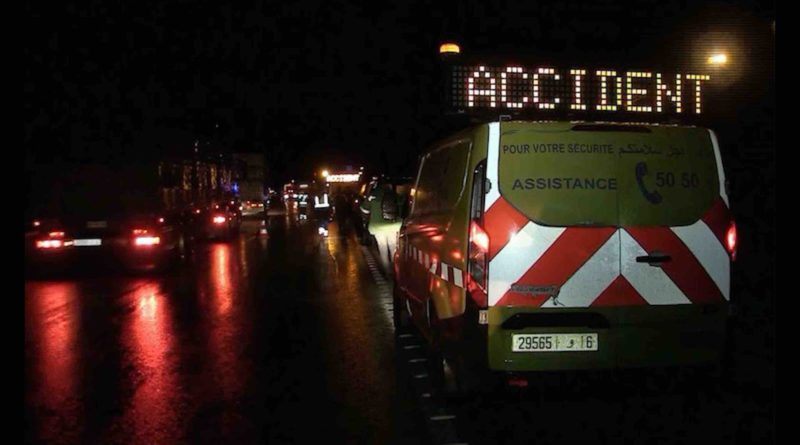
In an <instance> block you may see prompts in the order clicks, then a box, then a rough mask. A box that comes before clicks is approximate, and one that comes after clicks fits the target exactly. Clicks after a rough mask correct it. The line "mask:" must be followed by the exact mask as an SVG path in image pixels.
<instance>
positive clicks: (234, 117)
mask: <svg viewBox="0 0 800 445" xmlns="http://www.w3.org/2000/svg"><path fill="white" fill-rule="evenodd" d="M235 3H236V5H235V6H232V5H226V4H220V2H217V1H214V2H196V1H192V2H186V1H173V2H107V1H93V2H90V1H81V2H64V3H61V4H59V3H54V4H53V3H43V2H39V3H38V4H34V2H29V3H28V4H27V5H26V8H27V9H28V15H29V17H30V21H31V22H30V26H29V27H28V29H29V30H30V34H31V38H30V39H29V40H28V41H27V42H26V45H25V46H26V47H25V49H24V66H25V73H24V75H25V80H24V91H25V93H24V94H25V107H24V113H25V118H24V120H25V147H26V153H27V158H26V159H27V165H28V166H29V167H30V166H31V165H33V164H34V163H44V162H51V161H52V160H54V159H59V158H80V159H92V158H100V157H119V158H125V157H136V156H139V155H142V154H152V153H176V154H180V153H183V152H186V151H187V150H188V149H189V148H190V147H191V146H192V143H193V141H194V140H196V139H200V140H204V141H210V143H212V144H214V146H216V147H218V148H219V149H220V150H223V151H262V152H264V153H266V155H267V159H268V163H269V165H270V170H271V172H272V174H273V176H272V178H271V180H272V182H273V184H278V183H280V182H281V181H284V180H285V179H288V178H289V177H303V176H308V175H310V173H311V172H312V171H314V170H316V169H317V168H319V167H320V166H322V165H325V166H334V167H337V166H339V167H343V166H345V165H353V166H358V165H367V166H369V167H371V168H374V169H377V170H380V171H389V172H390V173H394V174H400V173H402V174H409V173H410V172H411V170H412V169H413V166H414V164H415V162H416V158H417V156H418V155H419V153H420V152H421V151H422V149H423V148H424V147H425V145H427V144H429V143H431V142H433V141H435V140H436V139H438V138H440V137H442V136H444V135H446V133H447V132H449V131H452V130H453V129H455V128H458V127H459V126H463V125H464V123H463V122H456V121H453V120H448V119H444V118H443V117H442V115H441V109H440V102H439V99H440V91H439V82H440V81H439V59H438V54H437V47H438V44H439V43H440V42H442V41H443V40H445V39H456V40H457V41H458V42H460V43H461V45H462V48H463V49H464V51H465V52H470V53H478V52H485V53H489V52H492V53H495V54H507V55H509V57H510V58H511V59H513V57H514V55H515V54H526V55H527V56H528V57H531V56H532V55H535V56H536V57H541V58H542V60H547V61H552V62H556V63H562V64H563V63H568V62H567V61H569V60H580V61H590V62H603V61H606V60H608V61H615V62H617V61H621V60H631V59H633V60H637V61H640V63H641V64H643V65H646V66H659V65H663V64H664V61H665V60H669V61H676V60H680V59H681V58H682V57H683V58H685V57H686V56H685V52H686V48H690V47H691V45H692V39H693V38H696V36H698V35H701V34H702V33H703V32H714V30H715V29H719V28H720V27H724V26H728V28H729V29H732V30H733V32H734V34H736V35H737V36H738V38H739V41H740V42H741V41H748V40H750V41H752V40H753V39H747V38H746V33H747V32H751V31H752V30H753V28H757V29H758V30H760V31H761V32H762V34H763V30H764V29H767V30H768V29H769V25H770V24H771V23H772V21H773V20H774V12H773V7H772V5H771V3H769V2H752V1H751V2H736V3H718V2H715V3H709V2H689V1H683V2H680V1H641V2H636V3H632V4H624V3H621V2H613V1H596V2H586V1H582V2H569V1H566V2H564V1H561V2H530V1H526V2H522V1H520V2H485V3H481V2H472V1H467V2H450V3H445V2H419V1H416V2H386V3H388V4H386V5H382V4H379V3H383V2H359V3H356V2H342V1H330V0H328V1H309V0H305V1H297V2H255V3H251V2H235ZM753 24H755V26H751V25H753ZM762 40H763V39H762ZM762 46H763V44H762ZM741 49H742V51H744V52H746V53H747V57H749V58H751V59H752V58H754V57H756V56H758V57H774V56H773V55H772V53H771V51H772V49H767V50H765V49H764V48H761V47H757V45H756V46H752V47H750V46H748V47H747V48H741ZM765 51H766V52H769V54H767V55H765ZM682 54H683V55H682ZM764 60H768V62H767V63H766V66H768V67H770V68H771V62H769V61H771V60H773V59H764ZM676 63H677V62H676ZM756 65H758V66H763V65H764V63H760V64H756ZM750 74H751V75H750V76H749V77H748V78H749V79H750V80H752V81H753V82H754V83H753V85H755V86H754V87H753V86H751V87H749V88H745V89H743V90H747V91H749V92H750V93H748V94H749V95H750V97H749V98H748V99H747V101H748V104H749V105H747V106H752V103H753V102H754V101H755V102H759V101H760V102H759V103H761V102H763V100H764V99H763V97H766V96H769V94H774V93H771V91H772V90H768V91H767V90H764V89H763V88H764V86H765V85H766V84H767V83H770V82H771V77H770V76H774V73H773V72H771V71H770V72H765V71H763V70H761V71H759V72H752V73H750ZM754 79H759V80H758V81H755V80H754ZM764 79H768V81H765V80H764ZM769 100H772V99H769ZM771 103H772V102H769V104H771ZM769 104H767V105H763V104H762V105H759V106H762V107H763V106H769ZM743 106H744V105H743Z"/></svg>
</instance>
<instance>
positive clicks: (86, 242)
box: [73, 238, 103, 247]
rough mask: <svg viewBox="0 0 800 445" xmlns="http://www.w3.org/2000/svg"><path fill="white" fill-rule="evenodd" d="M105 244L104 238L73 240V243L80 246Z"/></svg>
mask: <svg viewBox="0 0 800 445" xmlns="http://www.w3.org/2000/svg"><path fill="white" fill-rule="evenodd" d="M102 244H103V240H101V239H99V238H90V239H76V240H73V245H74V246H78V247H84V246H100V245H102Z"/></svg>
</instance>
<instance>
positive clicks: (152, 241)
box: [133, 236, 161, 246]
mask: <svg viewBox="0 0 800 445" xmlns="http://www.w3.org/2000/svg"><path fill="white" fill-rule="evenodd" d="M160 243H161V238H159V237H157V236H137V237H136V238H134V239H133V244H135V245H137V246H155V245H156V244H160Z"/></svg>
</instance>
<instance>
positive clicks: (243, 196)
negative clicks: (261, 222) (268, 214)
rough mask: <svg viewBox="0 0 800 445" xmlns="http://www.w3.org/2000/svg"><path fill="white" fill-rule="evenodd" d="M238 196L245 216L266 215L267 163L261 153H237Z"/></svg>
mask: <svg viewBox="0 0 800 445" xmlns="http://www.w3.org/2000/svg"><path fill="white" fill-rule="evenodd" d="M233 158H234V160H235V162H236V165H237V169H236V185H237V189H238V191H237V196H238V198H239V199H240V200H241V201H242V214H243V215H244V216H255V215H261V216H263V215H264V212H265V209H264V203H265V202H266V201H267V194H266V184H265V177H266V163H265V159H264V155H263V154H261V153H235V154H234V155H233Z"/></svg>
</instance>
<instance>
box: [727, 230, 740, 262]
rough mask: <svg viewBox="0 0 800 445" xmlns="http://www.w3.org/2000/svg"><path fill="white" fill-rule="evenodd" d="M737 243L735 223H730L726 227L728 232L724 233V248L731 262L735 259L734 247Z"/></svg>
mask: <svg viewBox="0 0 800 445" xmlns="http://www.w3.org/2000/svg"><path fill="white" fill-rule="evenodd" d="M738 243H739V237H738V235H737V233H736V223H735V222H731V225H730V226H728V231H727V232H725V248H726V249H727V250H728V253H729V254H730V256H731V260H735V259H736V246H737V244H738Z"/></svg>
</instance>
